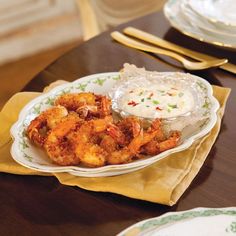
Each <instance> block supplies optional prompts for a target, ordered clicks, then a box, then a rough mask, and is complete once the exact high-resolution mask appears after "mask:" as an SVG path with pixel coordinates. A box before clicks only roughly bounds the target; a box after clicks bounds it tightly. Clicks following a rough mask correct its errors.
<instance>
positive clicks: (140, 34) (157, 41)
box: [123, 27, 236, 74]
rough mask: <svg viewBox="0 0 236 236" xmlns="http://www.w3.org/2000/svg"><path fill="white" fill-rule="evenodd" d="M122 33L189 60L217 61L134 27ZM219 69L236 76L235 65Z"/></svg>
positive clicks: (227, 64)
mask: <svg viewBox="0 0 236 236" xmlns="http://www.w3.org/2000/svg"><path fill="white" fill-rule="evenodd" d="M123 32H124V33H125V34H127V35H129V36H132V37H135V38H138V39H141V40H143V41H145V42H148V43H152V44H154V45H157V46H159V47H162V48H166V49H169V50H172V51H175V52H178V53H180V54H183V55H185V56H188V57H190V58H193V59H196V60H200V61H204V60H213V59H219V58H217V57H213V56H209V55H206V54H203V53H200V52H195V51H193V50H190V49H187V48H184V47H181V46H179V45H176V44H174V43H171V42H168V41H166V40H164V39H161V38H159V37H157V36H155V35H153V34H149V33H147V32H144V31H142V30H139V29H136V28H134V27H127V28H125V29H124V30H123ZM220 68H221V69H223V70H226V71H229V72H231V73H234V74H236V65H234V64H232V63H229V62H228V63H226V64H224V65H222V66H220Z"/></svg>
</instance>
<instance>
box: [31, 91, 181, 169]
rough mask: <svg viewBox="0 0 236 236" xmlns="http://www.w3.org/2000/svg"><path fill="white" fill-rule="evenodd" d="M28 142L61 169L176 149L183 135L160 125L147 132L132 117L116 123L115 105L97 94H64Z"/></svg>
mask: <svg viewBox="0 0 236 236" xmlns="http://www.w3.org/2000/svg"><path fill="white" fill-rule="evenodd" d="M27 135H28V138H29V139H30V140H31V141H32V142H33V143H34V144H35V145H37V146H40V147H42V148H43V149H45V151H46V153H47V155H48V156H49V158H50V159H51V160H52V161H53V162H54V163H56V164H58V165H62V166H68V165H81V166H86V167H101V166H104V165H113V164H124V163H129V162H131V161H134V160H137V159H140V158H143V157H144V156H146V155H152V156H153V155H156V154H159V153H161V152H163V151H165V150H168V149H171V148H174V147H176V146H177V145H178V143H179V141H180V132H178V131H172V132H170V133H169V134H167V135H166V134H164V132H163V129H162V124H161V120H160V119H155V120H154V121H153V122H152V123H151V125H150V126H149V127H148V128H144V127H143V124H142V121H141V120H140V119H139V118H137V117H134V116H130V117H126V118H121V119H119V120H115V119H114V117H113V116H112V109H111V100H110V99H109V98H108V97H106V96H102V95H97V94H94V93H74V94H64V95H61V96H60V97H58V98H57V99H56V100H55V102H54V106H52V107H51V108H49V109H47V110H45V111H43V112H42V113H41V114H40V115H39V116H37V117H36V118H35V119H34V120H32V121H31V123H30V125H29V126H28V127H27Z"/></svg>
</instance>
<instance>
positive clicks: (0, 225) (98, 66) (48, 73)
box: [0, 12, 236, 236]
mask: <svg viewBox="0 0 236 236" xmlns="http://www.w3.org/2000/svg"><path fill="white" fill-rule="evenodd" d="M125 26H134V27H137V28H139V29H142V30H145V31H147V32H150V33H153V34H156V35H158V36H160V37H162V38H165V39H168V40H169V41H171V42H175V43H178V44H179V45H183V46H185V47H188V48H191V49H194V50H197V51H200V52H204V53H208V54H212V55H218V56H219V57H227V58H229V59H231V62H234V63H235V64H236V57H235V52H232V51H229V50H228V51H226V50H223V49H219V48H217V47H214V46H211V45H208V44H205V43H201V42H198V41H196V40H194V39H191V38H189V37H187V36H184V35H182V34H181V33H179V32H177V31H176V30H174V29H173V28H171V27H170V25H169V23H168V22H167V20H166V19H165V18H164V16H163V14H162V13H161V12H160V13H155V14H151V15H148V16H145V17H142V18H140V19H137V20H135V21H132V22H130V23H128V24H125V25H122V26H120V27H117V29H118V30H119V29H122V28H124V27H125ZM163 59H165V60H168V62H169V63H167V62H166V61H164V60H163ZM125 62H129V63H133V64H135V65H137V66H140V67H145V68H146V69H149V70H157V71H182V69H181V67H179V66H180V65H179V64H178V63H176V62H174V61H173V60H170V59H168V58H166V57H162V59H160V58H157V57H155V58H154V57H153V56H151V55H146V54H144V53H142V52H139V51H136V50H134V49H129V48H126V47H124V46H122V45H120V44H118V43H115V42H113V41H112V40H111V38H110V36H109V32H106V33H103V34H101V35H99V36H97V37H95V38H93V39H91V40H89V41H87V42H86V43H83V44H82V45H80V46H79V47H77V48H74V49H72V50H71V51H70V52H69V53H67V54H66V55H64V56H62V57H61V58H59V59H58V60H56V61H55V62H54V63H53V64H51V65H50V66H49V67H48V68H46V69H45V70H44V71H42V72H41V73H40V74H39V75H38V76H37V77H35V78H34V79H33V80H32V81H31V82H30V83H29V84H28V85H27V87H26V88H25V90H33V91H42V89H43V87H45V86H46V85H48V84H49V83H51V82H53V81H55V80H58V79H63V80H68V81H73V80H75V79H77V78H80V77H82V76H85V75H89V74H93V73H99V72H109V71H118V70H120V69H121V68H122V66H123V63H125ZM173 63H175V65H177V66H175V65H173ZM194 73H195V74H197V75H199V76H201V77H203V78H204V79H206V80H207V81H209V82H210V83H211V84H216V85H220V86H224V87H230V88H232V92H231V95H230V97H229V100H228V103H227V107H226V111H225V116H224V118H223V123H222V127H221V131H220V134H219V137H218V138H217V140H216V143H215V145H214V146H213V148H212V150H211V152H210V153H209V155H208V157H207V160H206V161H205V163H204V165H203V167H202V168H201V170H200V171H199V173H198V175H197V176H196V178H195V179H194V180H193V182H192V183H191V185H190V187H189V188H188V189H187V191H186V192H185V193H184V194H183V195H182V197H181V198H180V200H179V201H178V203H177V204H176V205H174V206H172V207H168V206H163V205H159V204H154V203H150V202H145V201H140V200H134V199H129V198H127V197H124V196H120V195H116V194H111V193H99V192H92V191H86V190H83V189H80V188H78V187H69V186H64V185H61V184H60V183H59V182H58V180H57V179H56V178H54V177H38V176H17V175H10V174H3V173H2V174H1V175H0V189H1V191H0V202H1V207H0V232H1V235H47V236H48V235H103V236H105V235H115V234H117V233H118V232H120V231H122V230H123V229H125V228H126V227H128V226H130V225H132V224H134V223H136V222H138V221H140V220H144V219H147V218H150V217H155V216H159V215H161V214H163V213H165V212H169V211H181V210H187V209H191V208H195V207H230V206H236V171H235V170H236V143H235V140H236V138H235V137H236V128H235V116H236V106H235V102H236V75H234V74H231V73H228V72H225V71H223V70H220V69H211V70H205V71H201V72H194Z"/></svg>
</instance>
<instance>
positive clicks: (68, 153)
mask: <svg viewBox="0 0 236 236" xmlns="http://www.w3.org/2000/svg"><path fill="white" fill-rule="evenodd" d="M82 122H83V121H82V120H81V119H80V118H79V117H78V116H75V115H73V114H72V115H68V116H67V117H65V118H63V120H62V121H61V122H60V123H59V124H58V125H57V126H56V127H55V128H53V129H52V130H51V131H50V132H49V134H48V136H47V138H46V140H45V143H44V148H45V150H46V152H47V154H48V156H49V157H50V159H51V160H52V161H53V162H55V163H57V164H59V165H77V164H79V163H80V159H79V158H78V157H77V156H76V155H75V144H74V142H73V139H72V135H73V132H75V130H76V129H77V128H78V127H79V126H80V125H81V124H82Z"/></svg>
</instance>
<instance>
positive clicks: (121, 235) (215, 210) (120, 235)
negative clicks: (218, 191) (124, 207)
mask: <svg viewBox="0 0 236 236" xmlns="http://www.w3.org/2000/svg"><path fill="white" fill-rule="evenodd" d="M208 211H209V212H210V213H211V214H213V215H214V213H218V215H220V214H222V213H224V212H225V213H226V212H229V213H231V212H234V214H233V215H235V216H236V207H233V206H232V207H221V208H209V207H197V208H193V209H189V210H185V211H176V212H167V213H164V214H163V215H160V216H157V217H152V218H149V219H146V220H142V221H139V222H137V223H134V224H133V225H131V226H129V227H127V228H126V229H124V230H122V231H121V232H120V233H118V234H117V236H125V234H126V233H128V232H129V231H130V230H132V229H133V228H137V227H140V226H142V225H144V224H145V223H147V222H149V221H154V220H161V219H163V218H168V217H169V216H179V215H184V214H188V213H189V215H190V214H191V213H193V212H194V213H195V212H196V213H200V212H208ZM211 214H210V215H206V216H212V215H211ZM196 217H198V216H193V217H192V218H196ZM189 218H191V217H189ZM176 221H177V222H179V220H175V219H173V222H176ZM162 225H165V223H163V224H162ZM137 236H138V235H137Z"/></svg>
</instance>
